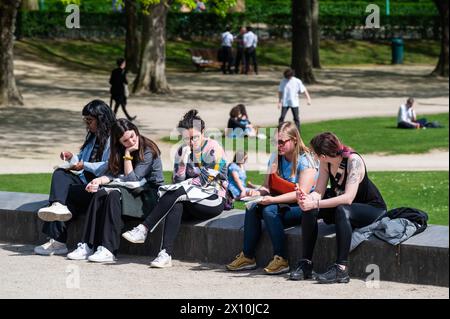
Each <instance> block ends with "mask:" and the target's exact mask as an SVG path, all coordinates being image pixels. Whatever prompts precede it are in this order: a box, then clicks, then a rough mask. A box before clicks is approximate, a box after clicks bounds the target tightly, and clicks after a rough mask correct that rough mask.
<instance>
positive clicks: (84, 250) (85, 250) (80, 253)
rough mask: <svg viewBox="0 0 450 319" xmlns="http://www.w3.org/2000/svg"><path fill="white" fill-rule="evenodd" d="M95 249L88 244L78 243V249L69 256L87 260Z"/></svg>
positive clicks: (68, 256)
mask: <svg viewBox="0 0 450 319" xmlns="http://www.w3.org/2000/svg"><path fill="white" fill-rule="evenodd" d="M93 253H94V251H93V250H92V249H91V248H89V246H88V244H85V243H78V247H77V249H75V250H74V251H72V252H71V253H70V254H68V255H67V258H69V259H72V260H86V259H88V257H89V256H90V255H92V254H93Z"/></svg>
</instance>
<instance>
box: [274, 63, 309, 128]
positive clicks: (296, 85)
mask: <svg viewBox="0 0 450 319" xmlns="http://www.w3.org/2000/svg"><path fill="white" fill-rule="evenodd" d="M302 93H304V94H305V95H306V98H307V100H308V105H311V97H310V96H309V93H308V90H307V89H306V88H305V86H304V85H303V83H302V81H301V80H300V79H298V78H296V77H295V76H294V70H292V69H287V70H286V71H284V73H283V79H282V80H281V82H280V86H279V88H278V108H279V109H280V108H281V116H280V119H279V120H278V122H279V123H280V124H281V123H283V122H284V118H285V117H286V113H287V112H288V111H289V109H291V110H292V115H293V117H294V122H295V125H297V127H298V130H299V131H300V119H299V116H298V113H299V107H300V102H299V98H298V97H299V94H302Z"/></svg>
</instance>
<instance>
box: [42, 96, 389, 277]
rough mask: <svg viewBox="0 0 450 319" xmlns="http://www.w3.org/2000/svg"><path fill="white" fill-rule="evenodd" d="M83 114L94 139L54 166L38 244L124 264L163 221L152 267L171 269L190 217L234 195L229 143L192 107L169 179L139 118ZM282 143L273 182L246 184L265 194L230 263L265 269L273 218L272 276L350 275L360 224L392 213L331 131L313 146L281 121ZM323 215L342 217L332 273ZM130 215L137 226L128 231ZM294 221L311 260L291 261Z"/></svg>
mask: <svg viewBox="0 0 450 319" xmlns="http://www.w3.org/2000/svg"><path fill="white" fill-rule="evenodd" d="M82 115H83V119H84V122H85V124H86V129H87V135H86V139H85V141H84V143H83V144H82V146H81V148H80V152H79V154H78V155H75V154H72V153H71V152H67V151H65V152H62V153H61V158H62V159H63V160H65V161H66V165H65V166H62V167H61V168H58V169H56V170H55V171H54V173H53V175H52V181H51V189H50V196H49V206H48V207H44V208H41V209H40V210H39V211H38V216H39V218H40V219H42V220H43V221H44V222H45V223H44V226H43V232H44V233H45V234H46V235H47V236H48V237H49V241H48V242H46V243H45V244H43V245H41V246H37V247H35V253H36V254H39V255H66V254H67V258H68V259H71V260H89V261H91V262H101V263H104V262H114V261H116V257H117V253H118V250H119V245H120V240H121V237H123V238H124V239H126V240H128V241H129V242H131V243H135V244H142V243H144V242H145V241H146V238H147V236H148V235H149V233H152V232H153V231H154V230H155V229H156V228H157V227H158V225H160V224H161V223H162V224H163V225H162V227H164V231H163V232H162V237H163V238H162V244H161V251H160V252H159V254H158V256H157V257H156V258H155V259H154V260H153V261H152V262H151V264H150V265H151V266H152V267H156V268H165V267H171V266H172V256H173V252H174V243H175V239H176V237H177V234H178V232H179V230H180V227H181V224H182V221H184V220H185V219H196V220H207V219H211V218H214V217H216V216H218V215H220V214H221V213H222V212H223V211H224V209H226V208H227V204H228V201H229V199H230V197H232V196H231V193H232V190H231V188H232V187H231V186H230V187H229V184H232V183H229V176H228V175H229V171H228V168H229V166H230V163H229V162H228V161H227V159H226V156H225V151H224V149H223V148H222V146H221V144H220V143H219V142H217V141H216V140H214V139H211V138H208V137H206V135H205V122H204V121H203V120H202V119H201V117H200V116H199V115H198V112H197V111H196V110H191V111H189V112H187V113H186V114H185V115H184V116H183V118H182V119H181V120H180V122H179V123H178V130H179V132H180V135H181V137H182V140H181V141H180V146H179V148H178V150H177V151H176V153H175V159H174V170H173V176H172V183H171V184H167V185H166V184H164V178H163V168H162V161H161V153H160V150H159V148H158V146H157V144H156V143H155V142H154V141H152V140H151V139H149V138H148V137H145V136H143V135H141V133H140V132H139V129H138V128H137V127H136V125H135V124H133V123H132V122H130V121H129V120H126V119H118V120H116V118H115V115H114V113H113V112H112V111H111V108H110V107H109V106H108V105H107V104H105V103H104V102H103V101H100V100H94V101H92V102H90V103H88V104H87V105H86V106H85V107H84V108H83V111H82ZM274 141H275V142H276V146H277V152H275V153H274V154H272V156H271V157H270V160H269V163H268V170H267V174H266V175H265V181H264V184H263V185H262V186H261V187H259V188H258V189H254V188H253V189H250V188H249V189H244V190H241V189H240V188H238V192H239V193H240V194H239V196H240V195H242V196H249V197H258V196H259V200H258V202H255V203H254V204H253V205H249V206H248V208H247V210H246V212H245V222H244V243H243V247H242V251H241V252H240V253H239V254H238V255H237V257H236V258H235V259H234V260H233V261H232V262H231V263H230V264H228V265H227V266H226V268H227V269H228V270H230V271H239V270H250V269H254V268H256V260H255V252H256V247H257V244H258V240H259V238H260V236H261V232H262V220H264V224H265V228H266V230H267V232H268V234H269V237H270V239H271V241H272V245H273V259H272V260H271V261H270V262H269V263H268V265H267V266H266V267H265V268H264V271H265V272H266V273H267V274H270V275H276V274H283V273H288V272H289V271H290V274H289V278H290V279H291V280H306V279H315V280H318V281H319V282H320V283H336V282H338V283H346V282H348V281H349V280H350V278H349V251H350V243H351V236H352V230H353V229H354V228H356V227H358V228H359V227H364V226H367V225H369V224H371V223H372V222H374V221H375V220H377V219H378V218H379V217H380V216H382V215H383V214H385V213H386V204H385V202H384V200H383V198H382V196H381V194H380V192H379V191H378V189H377V187H376V186H375V185H374V184H373V183H372V182H371V180H370V179H369V178H368V175H367V170H366V167H365V164H364V161H363V159H362V157H361V155H359V154H358V153H356V152H355V151H353V150H352V149H351V148H350V147H348V146H345V145H343V144H342V143H341V141H340V140H339V139H338V137H337V136H336V135H334V134H333V133H330V132H325V133H320V134H318V135H316V136H315V137H314V138H313V139H312V140H311V141H310V143H309V146H307V145H305V143H304V142H303V140H302V138H301V136H300V133H299V131H298V128H297V126H296V125H295V124H294V123H292V122H283V123H281V125H280V126H279V128H278V130H277V132H276V134H275V136H274ZM239 154H240V155H237V156H236V158H235V160H234V162H235V164H236V163H237V164H240V163H243V161H245V160H246V155H245V153H243V152H241V153H239ZM238 157H240V158H238ZM328 182H330V184H331V188H327V185H328ZM241 186H242V185H241ZM235 193H236V190H235ZM242 196H240V197H242ZM80 215H85V224H84V231H83V235H82V237H81V238H80V239H79V243H78V246H77V248H76V249H75V250H74V251H72V252H70V253H68V249H67V246H66V242H67V232H68V230H69V227H70V225H71V222H72V221H73V220H75V219H76V218H77V217H78V216H80ZM319 219H323V220H324V221H325V222H326V223H327V224H335V225H336V241H337V259H336V262H335V263H334V264H333V265H332V266H331V267H329V269H328V270H327V271H326V272H325V273H322V274H315V273H314V272H313V269H314V267H313V262H312V260H313V252H314V247H315V243H316V240H317V237H318V220H319ZM129 221H132V222H134V224H135V225H137V226H136V227H134V228H132V229H128V230H127V229H123V228H124V225H126V224H129V223H127V222H129ZM293 225H301V229H302V234H303V236H302V258H301V259H300V260H299V261H298V262H297V264H296V266H295V267H294V268H293V269H291V268H290V267H289V262H288V252H287V249H286V239H285V228H287V227H291V226H293Z"/></svg>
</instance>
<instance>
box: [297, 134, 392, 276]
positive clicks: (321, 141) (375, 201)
mask: <svg viewBox="0 0 450 319" xmlns="http://www.w3.org/2000/svg"><path fill="white" fill-rule="evenodd" d="M310 144H311V147H312V149H313V150H314V152H315V154H316V156H317V157H318V158H319V160H320V171H319V178H318V181H317V186H316V189H315V192H313V193H311V194H305V193H303V192H302V191H301V190H298V191H297V199H298V203H299V205H300V208H301V209H302V210H303V216H302V235H303V243H302V245H303V249H302V254H303V258H302V259H301V260H300V262H299V263H298V265H297V268H296V270H295V271H293V272H292V273H291V274H290V279H292V280H303V279H308V278H311V277H312V269H313V264H312V256H313V252H314V246H315V243H316V240H317V231H318V225H317V220H318V219H323V220H324V221H325V223H327V224H336V241H337V260H336V262H335V264H333V265H332V266H331V267H329V268H328V271H327V272H325V273H324V274H320V275H318V276H317V280H318V281H319V282H320V283H347V282H349V281H350V277H349V275H348V273H349V272H348V256H349V252H350V244H351V239H352V231H353V229H354V228H361V227H364V226H367V225H370V224H371V223H373V222H374V221H375V220H377V219H378V218H380V217H381V216H383V215H384V214H385V213H386V204H385V202H384V200H383V197H382V196H381V194H380V192H379V191H378V189H377V187H376V186H375V185H374V184H373V183H372V181H371V180H370V179H369V177H368V175H367V170H366V166H365V164H364V160H363V159H362V157H361V156H360V155H359V154H358V153H356V152H355V151H353V150H352V149H351V148H350V147H348V146H346V145H344V144H342V142H341V141H340V140H339V139H338V137H337V136H336V135H334V134H333V133H330V132H326V133H322V134H319V135H317V136H315V137H314V138H313V139H312V140H311V143H310ZM328 181H330V184H331V189H328V190H327V184H328Z"/></svg>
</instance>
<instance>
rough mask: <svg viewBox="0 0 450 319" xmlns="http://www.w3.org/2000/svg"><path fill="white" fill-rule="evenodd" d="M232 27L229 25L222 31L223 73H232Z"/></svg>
mask: <svg viewBox="0 0 450 319" xmlns="http://www.w3.org/2000/svg"><path fill="white" fill-rule="evenodd" d="M230 31H231V28H230V27H227V28H226V29H225V32H224V33H222V47H221V50H222V72H223V74H226V73H227V72H228V73H229V74H232V73H233V72H232V71H231V64H232V63H233V51H232V46H233V40H234V38H233V35H232V34H231V32H230Z"/></svg>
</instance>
